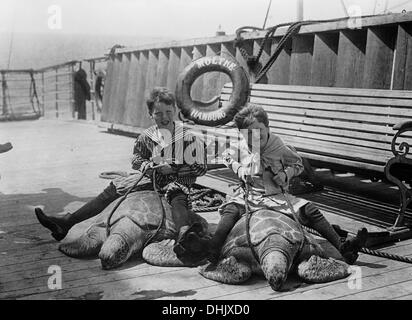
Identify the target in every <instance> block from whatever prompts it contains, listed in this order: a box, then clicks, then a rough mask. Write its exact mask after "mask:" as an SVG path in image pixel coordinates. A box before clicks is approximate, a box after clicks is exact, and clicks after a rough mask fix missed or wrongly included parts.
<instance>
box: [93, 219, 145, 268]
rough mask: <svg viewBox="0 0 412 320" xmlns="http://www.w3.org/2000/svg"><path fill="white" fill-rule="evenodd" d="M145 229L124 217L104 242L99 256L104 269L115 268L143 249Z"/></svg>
mask: <svg viewBox="0 0 412 320" xmlns="http://www.w3.org/2000/svg"><path fill="white" fill-rule="evenodd" d="M145 235H146V233H145V231H143V230H142V229H141V228H140V227H139V226H138V225H136V224H135V223H134V222H133V221H132V220H131V219H130V218H128V217H123V218H122V219H120V220H119V221H118V222H117V223H116V224H115V225H114V226H113V227H112V228H111V231H110V236H109V237H108V238H107V240H106V241H105V242H104V244H103V246H102V248H101V250H100V253H99V258H100V261H101V264H102V268H103V269H106V270H108V269H113V268H117V267H119V266H121V265H122V264H123V263H125V262H126V261H127V260H128V259H129V258H130V257H131V256H132V255H133V254H134V253H136V252H137V251H139V250H140V249H142V247H143V243H144V240H145Z"/></svg>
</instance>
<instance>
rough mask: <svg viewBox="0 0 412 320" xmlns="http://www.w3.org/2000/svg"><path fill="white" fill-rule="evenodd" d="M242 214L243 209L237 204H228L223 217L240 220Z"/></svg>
mask: <svg viewBox="0 0 412 320" xmlns="http://www.w3.org/2000/svg"><path fill="white" fill-rule="evenodd" d="M240 216H241V210H240V208H239V207H238V206H237V205H235V204H229V205H227V206H226V207H225V208H224V209H223V211H222V218H223V217H227V218H229V217H231V218H233V219H236V220H238V219H239V218H240Z"/></svg>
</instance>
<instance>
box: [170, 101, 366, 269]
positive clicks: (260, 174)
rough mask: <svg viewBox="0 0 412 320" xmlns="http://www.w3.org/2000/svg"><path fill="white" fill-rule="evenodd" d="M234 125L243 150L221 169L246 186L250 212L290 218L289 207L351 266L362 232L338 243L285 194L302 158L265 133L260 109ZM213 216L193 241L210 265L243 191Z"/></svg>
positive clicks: (250, 109) (241, 208)
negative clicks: (210, 227) (207, 231)
mask: <svg viewBox="0 0 412 320" xmlns="http://www.w3.org/2000/svg"><path fill="white" fill-rule="evenodd" d="M234 122H235V124H236V127H237V128H238V129H239V130H240V131H241V134H242V135H243V137H244V138H245V140H246V141H247V147H246V146H245V148H244V149H245V150H244V151H243V152H242V151H241V152H240V155H239V157H240V162H238V161H235V160H233V159H232V158H231V157H228V158H227V159H226V165H227V166H228V167H229V168H230V169H232V170H233V171H234V172H235V173H236V174H237V176H238V177H239V179H241V180H243V181H244V182H245V183H249V185H250V186H251V187H250V191H249V197H248V203H249V206H250V208H251V210H252V211H253V210H255V209H259V208H260V209H263V208H264V209H271V210H274V211H277V212H283V213H284V214H286V215H288V216H290V217H292V218H293V212H292V211H291V208H290V207H289V205H292V206H293V209H294V211H295V212H296V214H297V218H298V220H299V222H300V223H301V224H302V225H304V226H307V227H309V228H312V229H314V230H316V231H318V232H319V233H320V234H321V235H322V236H323V237H324V238H325V239H327V240H328V241H329V242H330V243H331V244H332V245H333V246H334V247H335V248H336V249H338V251H339V252H340V253H341V255H342V257H343V258H344V260H345V261H346V262H347V263H348V264H353V263H354V262H355V261H356V259H357V258H358V251H359V250H360V249H361V248H362V247H363V246H364V245H365V242H366V240H367V236H368V231H367V230H366V229H362V230H360V231H359V232H358V234H357V236H356V237H354V238H352V239H347V238H345V239H342V238H341V237H340V236H339V234H338V233H337V232H336V230H335V229H334V228H333V227H332V226H331V225H330V223H329V222H328V221H327V220H326V219H325V217H324V216H323V214H322V213H321V212H320V210H319V209H318V208H317V207H316V206H315V205H314V204H313V203H311V202H308V201H306V200H304V199H301V198H297V197H294V196H291V195H290V194H287V193H285V191H287V190H288V185H289V182H290V180H291V179H292V178H293V177H295V176H298V175H300V174H301V173H302V172H303V170H304V166H303V164H302V158H301V157H300V156H299V155H298V153H297V152H296V151H295V150H293V148H291V147H288V146H286V145H285V144H284V142H283V141H282V140H281V138H280V137H279V136H277V135H275V134H273V133H271V132H270V129H269V119H268V115H267V113H266V111H265V110H264V109H263V108H262V107H260V106H258V105H254V104H249V105H248V106H247V107H245V108H244V109H242V110H241V111H240V112H239V113H238V114H237V115H236V116H235V118H234ZM253 141H255V142H256V141H257V145H258V147H260V151H259V154H257V153H255V154H253V147H255V148H256V143H255V146H253ZM259 144H260V145H259ZM285 197H288V198H289V199H288V200H287V199H286V198H285ZM288 202H289V203H288ZM219 211H220V214H221V219H220V221H219V224H218V226H217V229H216V232H215V234H214V235H213V237H212V238H211V239H210V240H205V239H200V238H199V239H198V240H199V242H200V244H201V245H203V246H204V247H206V248H207V250H208V251H209V261H211V262H212V263H216V262H217V261H218V258H219V255H220V250H221V247H222V246H223V244H224V242H225V239H226V237H227V236H228V234H229V232H230V231H231V229H232V228H233V226H234V225H235V224H236V222H237V221H238V220H239V219H240V217H241V216H242V215H243V214H244V213H245V201H244V191H243V190H241V188H239V189H238V192H237V194H235V195H234V196H233V197H231V198H230V199H229V201H228V202H227V203H225V204H224V205H223V206H222V207H221V208H220V209H219ZM194 239H196V237H195V238H194ZM196 240H197V239H196ZM177 247H178V246H177V245H176V248H177Z"/></svg>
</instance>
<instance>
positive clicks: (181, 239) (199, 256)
mask: <svg viewBox="0 0 412 320" xmlns="http://www.w3.org/2000/svg"><path fill="white" fill-rule="evenodd" d="M208 248H209V238H208V237H207V235H206V232H205V230H204V228H203V226H202V224H201V223H199V222H196V223H194V224H193V225H191V226H190V227H189V226H184V227H182V228H181V229H180V232H179V236H178V238H177V241H176V244H175V245H174V247H173V251H174V252H175V254H176V257H177V258H178V259H179V260H180V261H182V262H183V263H187V264H197V263H201V262H202V261H203V260H205V259H206V257H207V255H208V252H209V250H208Z"/></svg>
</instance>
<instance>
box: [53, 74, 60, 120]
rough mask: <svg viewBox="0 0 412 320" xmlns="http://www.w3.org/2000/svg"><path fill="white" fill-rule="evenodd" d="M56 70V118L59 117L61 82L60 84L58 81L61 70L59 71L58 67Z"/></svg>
mask: <svg viewBox="0 0 412 320" xmlns="http://www.w3.org/2000/svg"><path fill="white" fill-rule="evenodd" d="M55 71H56V83H55V89H56V93H55V102H54V104H55V107H56V118H58V117H59V84H58V82H59V71H58V69H57V68H56V69H55Z"/></svg>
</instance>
